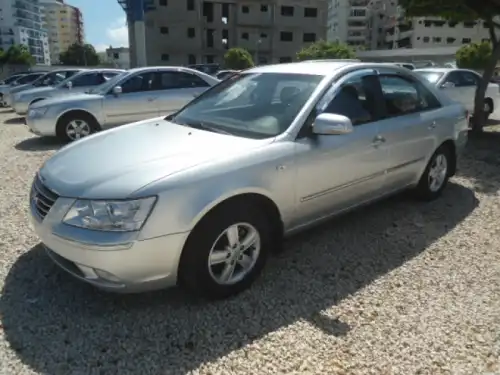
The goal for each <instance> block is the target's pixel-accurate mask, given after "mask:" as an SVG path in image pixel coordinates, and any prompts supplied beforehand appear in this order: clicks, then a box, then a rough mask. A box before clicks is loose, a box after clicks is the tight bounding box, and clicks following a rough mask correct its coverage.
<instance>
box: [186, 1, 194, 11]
mask: <svg viewBox="0 0 500 375" xmlns="http://www.w3.org/2000/svg"><path fill="white" fill-rule="evenodd" d="M187 10H194V0H187Z"/></svg>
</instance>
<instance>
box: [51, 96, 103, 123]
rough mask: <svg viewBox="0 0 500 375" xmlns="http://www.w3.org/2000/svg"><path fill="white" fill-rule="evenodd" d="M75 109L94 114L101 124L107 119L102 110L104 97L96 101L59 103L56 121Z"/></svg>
mask: <svg viewBox="0 0 500 375" xmlns="http://www.w3.org/2000/svg"><path fill="white" fill-rule="evenodd" d="M73 111H83V112H87V113H89V114H90V115H92V116H93V117H94V118H95V119H96V120H97V122H99V124H103V123H104V121H105V118H104V115H103V111H102V99H100V100H96V101H88V102H86V101H80V102H77V103H61V104H59V105H58V110H57V115H56V121H55V123H56V124H57V122H58V121H59V119H60V118H61V117H62V116H64V115H65V114H67V113H69V112H73Z"/></svg>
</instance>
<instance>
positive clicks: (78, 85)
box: [11, 69, 125, 115]
mask: <svg viewBox="0 0 500 375" xmlns="http://www.w3.org/2000/svg"><path fill="white" fill-rule="evenodd" d="M123 72H125V70H123V69H92V70H83V71H81V72H79V73H77V74H75V75H73V76H71V77H69V78H67V79H65V80H64V81H62V82H60V83H58V84H57V85H55V86H44V87H36V88H33V89H29V90H24V91H21V92H20V93H17V94H15V95H14V96H13V100H12V104H11V106H12V108H14V111H15V112H16V113H17V114H18V115H25V114H26V113H28V107H29V106H30V105H31V104H33V103H36V102H38V101H40V100H44V99H47V98H53V97H57V96H61V95H69V94H75V93H84V92H86V91H89V90H90V89H92V88H94V87H96V86H99V85H102V84H103V83H106V82H108V80H109V79H111V78H113V77H115V76H117V75H118V74H121V73H123Z"/></svg>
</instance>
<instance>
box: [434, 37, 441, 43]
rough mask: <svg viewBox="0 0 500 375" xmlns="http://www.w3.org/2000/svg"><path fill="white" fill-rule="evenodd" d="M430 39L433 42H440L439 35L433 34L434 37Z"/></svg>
mask: <svg viewBox="0 0 500 375" xmlns="http://www.w3.org/2000/svg"><path fill="white" fill-rule="evenodd" d="M432 41H433V42H434V43H441V37H440V36H435V37H433V38H432Z"/></svg>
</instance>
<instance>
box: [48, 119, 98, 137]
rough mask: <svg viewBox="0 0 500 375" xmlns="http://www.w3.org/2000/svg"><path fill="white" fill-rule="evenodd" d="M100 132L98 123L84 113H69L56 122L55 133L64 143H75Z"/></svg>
mask: <svg viewBox="0 0 500 375" xmlns="http://www.w3.org/2000/svg"><path fill="white" fill-rule="evenodd" d="M99 130H100V126H99V123H98V122H97V121H96V120H95V119H94V117H92V116H91V115H90V114H88V113H85V112H72V113H71V112H70V113H68V114H66V115H64V116H63V117H61V119H60V120H59V121H58V123H57V128H56V133H57V136H58V137H59V138H60V139H61V140H64V141H77V140H79V139H81V138H84V137H86V136H89V135H91V134H93V133H96V132H98V131H99Z"/></svg>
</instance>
